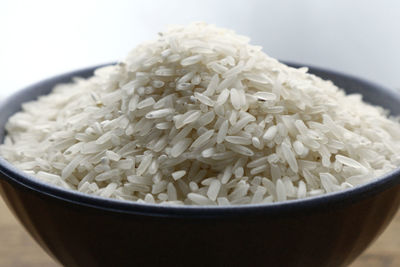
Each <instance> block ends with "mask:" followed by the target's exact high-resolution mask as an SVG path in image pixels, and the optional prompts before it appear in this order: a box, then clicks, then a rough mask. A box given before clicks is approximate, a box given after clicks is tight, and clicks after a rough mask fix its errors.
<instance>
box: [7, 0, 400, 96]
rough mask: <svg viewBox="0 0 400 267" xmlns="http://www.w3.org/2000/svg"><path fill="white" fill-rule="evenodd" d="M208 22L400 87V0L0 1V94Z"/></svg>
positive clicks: (296, 57)
mask: <svg viewBox="0 0 400 267" xmlns="http://www.w3.org/2000/svg"><path fill="white" fill-rule="evenodd" d="M200 20H202V21H206V22H209V23H213V24H217V25H218V26H222V27H228V28H232V29H234V30H235V31H236V32H238V33H240V34H244V35H248V36H250V37H251V39H252V43H254V44H258V45H262V46H263V47H264V51H265V52H266V53H267V54H269V55H271V56H273V57H277V58H279V59H285V60H290V61H295V62H301V63H308V64H313V65H319V66H324V67H328V68H331V69H336V70H339V71H342V72H347V73H351V74H355V75H358V76H361V77H364V78H367V79H369V80H372V81H376V82H378V83H381V84H383V85H387V86H389V87H393V88H394V87H400V75H399V74H400V1H361V0H358V1H344V0H339V1H338V0H336V1H327V0H324V1H318V0H315V1H311V0H309V1H301V0H299V1H295V0H293V1H286V0H283V1H262V0H258V1H257V0H242V1H240V0H230V1H229V0H226V1H225V0H219V1H218V0H213V1H212V0H199V1H195V0H181V1H178V0H165V1H151V0H141V1H116V0H113V1H84V0H80V1H73V0H70V1H40V0H39V1H4V0H0V96H3V97H4V96H6V95H8V94H10V93H12V92H14V91H16V90H18V89H20V88H23V87H24V86H26V85H29V84H30V83H33V82H35V81H38V80H40V79H43V78H46V77H50V76H52V75H55V74H59V73H62V72H66V71H69V70H73V69H77V68H81V67H86V66H90V65H94V64H99V63H104V62H110V61H115V60H118V59H121V58H123V57H124V56H125V54H127V52H128V51H129V50H131V49H132V48H133V47H134V46H135V45H136V44H138V43H140V42H142V41H144V40H147V39H153V38H155V37H156V33H157V32H159V31H162V30H164V29H165V26H166V25H168V24H176V23H179V24H182V23H183V24H186V23H189V22H192V21H200Z"/></svg>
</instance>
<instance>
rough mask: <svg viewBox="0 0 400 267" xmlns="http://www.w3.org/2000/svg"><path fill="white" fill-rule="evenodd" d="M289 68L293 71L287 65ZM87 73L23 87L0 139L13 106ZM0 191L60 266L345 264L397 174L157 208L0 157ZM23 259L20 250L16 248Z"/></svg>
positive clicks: (394, 108)
mask: <svg viewBox="0 0 400 267" xmlns="http://www.w3.org/2000/svg"><path fill="white" fill-rule="evenodd" d="M290 65H292V66H295V67H297V66H300V65H296V64H290ZM97 67H99V66H96V67H90V68H86V69H82V70H78V71H74V72H70V73H67V74H63V75H59V76H56V77H53V78H50V79H47V80H44V81H42V82H39V83H36V84H34V85H31V86H29V87H28V88H26V89H25V90H22V91H20V92H18V93H16V94H15V95H13V96H11V97H10V98H8V99H7V100H6V101H4V102H3V103H2V104H1V106H0V140H2V139H3V138H4V135H5V130H4V126H5V123H6V122H7V120H8V118H9V117H10V116H11V115H12V114H14V113H15V112H17V111H18V110H20V108H21V104H22V103H23V102H25V101H29V100H33V99H35V98H37V97H38V96H40V95H43V94H47V93H49V92H50V90H51V89H52V87H53V86H54V85H55V84H58V83H65V82H69V81H71V78H72V77H75V76H80V77H88V76H90V75H92V74H93V70H94V69H96V68H97ZM310 72H311V73H314V74H316V75H318V76H320V77H322V78H325V79H330V80H332V81H333V82H334V83H335V84H336V85H338V86H339V87H342V88H345V89H346V90H347V92H348V93H361V94H362V95H363V96H364V99H365V100H366V101H367V102H370V103H373V104H376V105H380V106H383V107H385V108H387V109H389V110H390V111H391V113H392V114H393V115H399V114H400V94H399V93H396V92H394V91H391V90H389V89H387V88H385V87H383V86H380V85H377V84H374V83H371V82H368V81H365V80H363V79H359V78H355V77H352V76H349V75H345V74H341V73H338V72H334V71H329V70H325V69H322V68H317V67H310ZM0 193H1V195H2V197H3V199H4V200H5V202H6V203H7V205H8V207H9V208H10V209H11V210H12V211H13V213H14V215H15V216H16V217H17V218H18V220H19V221H20V222H21V223H22V224H23V225H24V227H25V229H26V230H27V231H28V232H29V233H30V235H31V236H32V237H33V238H34V239H35V240H36V242H37V243H39V244H40V246H41V247H42V248H43V249H44V250H45V251H46V252H47V253H48V254H49V255H50V256H52V257H53V258H54V259H55V260H57V261H58V262H59V263H61V264H63V265H65V266H85V267H88V266H127V265H130V266H158V265H163V266H345V265H348V264H350V263H351V262H352V261H353V260H354V259H355V258H356V257H357V256H358V255H360V254H361V253H362V252H363V251H364V250H365V249H366V248H367V247H368V245H369V244H371V242H373V241H374V239H376V238H377V237H378V236H379V234H380V233H382V231H383V230H384V229H385V228H386V226H387V225H388V224H389V222H390V221H391V219H392V218H393V216H394V214H395V213H396V211H397V210H398V208H399V205H400V170H399V169H396V170H395V171H393V172H391V173H388V174H386V175H385V176H384V177H382V178H381V179H378V180H375V181H373V182H371V183H368V184H365V185H362V186H358V187H355V188H352V189H349V190H346V191H342V192H336V193H330V194H326V195H322V196H318V197H312V198H307V199H303V200H293V201H287V202H282V203H276V204H259V205H245V206H227V207H211V206H200V207H198V206H197V207H194V206H161V205H154V204H153V205H152V204H140V203H135V202H128V201H119V200H112V199H105V198H101V197H96V196H91V195H85V194H82V193H79V192H76V191H71V190H65V189H62V188H58V187H55V186H52V185H49V184H46V183H44V182H41V181H39V180H37V179H36V178H34V177H31V176H29V175H27V174H24V173H23V172H22V171H20V170H18V169H16V168H15V167H14V166H13V165H11V164H10V163H8V162H7V161H5V160H4V159H2V158H0ZM21 253H23V251H21Z"/></svg>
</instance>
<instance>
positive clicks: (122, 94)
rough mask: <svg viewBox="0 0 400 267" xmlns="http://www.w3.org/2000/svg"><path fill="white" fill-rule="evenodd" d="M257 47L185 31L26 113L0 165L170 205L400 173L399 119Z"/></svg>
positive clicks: (293, 194)
mask: <svg viewBox="0 0 400 267" xmlns="http://www.w3.org/2000/svg"><path fill="white" fill-rule="evenodd" d="M248 42H249V40H248V38H246V37H243V36H239V35H237V34H235V33H234V32H232V31H230V30H226V29H221V28H217V27H215V26H212V25H207V24H205V23H194V24H190V25H188V26H173V27H171V28H169V29H168V30H167V31H166V32H164V33H162V34H160V36H159V37H158V39H157V40H155V41H151V42H147V43H144V44H142V45H139V46H138V47H137V48H135V49H134V50H133V51H132V52H131V53H129V55H128V56H127V57H126V59H125V60H124V61H122V62H120V63H118V64H116V65H111V66H107V67H103V68H100V69H97V70H96V71H95V74H94V75H93V77H90V78H88V79H75V80H74V82H73V83H70V84H60V85H57V86H56V87H55V88H54V89H53V91H52V92H51V93H50V94H48V95H46V96H42V97H40V98H39V99H38V100H35V101H31V102H28V103H24V104H23V107H22V111H21V112H18V113H16V114H14V115H13V116H12V117H11V118H10V119H9V121H8V123H7V126H6V130H7V136H6V138H5V140H4V144H2V145H1V146H0V154H1V156H3V157H4V158H5V159H6V160H8V161H9V162H11V163H13V164H14V165H15V166H16V167H18V168H20V169H22V170H23V171H25V172H26V173H27V174H29V175H32V176H35V177H36V178H37V179H40V180H43V181H45V182H47V183H51V184H54V185H56V186H60V187H63V188H66V189H69V190H71V189H72V190H78V191H80V192H82V193H87V194H93V195H97V196H100V197H106V198H114V199H122V200H128V201H138V202H141V203H158V204H168V205H241V204H258V203H273V202H280V201H287V200H293V199H302V198H306V197H312V196H318V195H322V194H326V193H331V192H336V191H340V190H345V189H348V188H352V187H354V186H358V185H361V184H364V183H367V182H370V181H372V180H374V179H377V178H379V177H380V176H382V175H383V174H385V173H387V172H389V171H391V170H393V169H395V168H396V167H397V166H398V165H399V164H400V152H399V151H400V134H399V133H400V125H399V123H398V120H397V119H395V118H390V117H388V112H387V111H385V110H384V109H382V108H381V107H376V106H372V105H370V104H367V103H365V102H363V101H362V98H361V96H360V95H346V94H345V93H344V91H343V90H342V89H340V88H338V87H336V86H335V85H334V84H333V83H332V82H330V81H324V80H322V79H320V78H318V77H317V76H315V75H312V74H309V73H307V68H300V69H295V68H291V67H288V66H286V65H284V64H282V63H279V62H278V61H277V60H275V59H273V58H271V57H269V56H267V55H266V54H265V53H263V52H262V51H261V48H260V47H256V46H252V45H250V44H249V43H248Z"/></svg>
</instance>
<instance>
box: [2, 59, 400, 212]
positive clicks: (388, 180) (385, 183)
mask: <svg viewBox="0 0 400 267" xmlns="http://www.w3.org/2000/svg"><path fill="white" fill-rule="evenodd" d="M286 64H288V65H290V66H293V67H301V66H304V65H300V64H294V63H288V62H286ZM104 65H108V64H103V65H99V66H94V67H89V68H86V69H82V70H77V71H74V72H70V73H66V74H63V75H59V76H56V77H53V78H49V79H47V80H44V81H41V82H39V83H36V84H34V85H31V86H29V87H27V88H26V89H24V90H22V91H20V92H18V93H16V94H14V95H13V96H11V97H10V98H8V99H7V100H5V101H4V102H3V103H2V104H1V105H0V140H3V139H4V136H5V134H6V132H5V129H4V126H5V124H6V122H7V120H8V118H9V117H10V116H11V115H12V114H14V113H16V112H18V111H19V110H20V109H21V104H22V103H24V102H27V101H30V100H34V99H36V98H37V97H38V96H40V95H44V94H47V93H49V92H50V91H51V90H52V88H53V87H54V85H55V84H58V83H67V82H70V81H71V79H72V78H73V77H89V76H91V75H93V71H94V70H95V69H96V68H98V67H101V66H104ZM309 72H310V73H313V74H315V75H317V76H320V77H321V78H324V79H328V80H331V81H332V82H333V83H335V84H336V85H337V86H338V87H340V88H343V89H345V91H346V92H347V93H360V94H362V95H363V99H364V101H366V102H369V103H371V104H374V105H379V106H382V107H384V108H385V109H387V110H389V111H390V113H391V114H392V115H399V114H400V94H399V93H398V92H396V91H394V90H390V89H387V88H385V87H382V86H380V85H377V84H374V83H372V82H369V81H366V80H363V79H360V78H356V77H352V76H349V75H346V74H342V73H339V72H335V71H329V70H324V69H321V68H318V67H309ZM0 171H1V172H2V173H3V174H5V176H7V177H8V178H9V179H10V180H12V181H13V182H16V183H18V184H20V185H22V186H25V187H28V188H30V189H33V190H35V191H38V192H40V193H42V194H47V195H51V196H53V197H56V198H59V199H63V200H66V201H69V202H73V203H76V204H78V205H87V206H95V207H97V208H101V209H108V210H117V211H119V212H134V213H146V214H153V215H157V216H171V215H176V216H181V215H182V216H183V215H185V216H187V215H190V216H198V215H199V214H202V216H225V215H236V216H238V215H240V214H242V213H248V212H251V213H254V212H266V211H268V212H271V213H274V212H280V213H282V212H285V211H286V212H293V211H295V210H301V211H304V210H305V209H306V208H315V207H318V206H319V207H324V208H326V207H327V206H335V205H346V203H349V202H354V201H355V200H357V198H365V197H367V196H368V195H370V194H377V193H379V192H381V191H383V190H385V189H387V188H389V187H391V186H393V185H394V184H398V183H400V174H399V173H400V171H399V169H396V170H395V171H393V172H391V173H388V174H387V175H385V176H384V177H383V178H381V179H378V180H376V181H373V182H371V183H368V184H365V185H362V186H358V187H354V188H352V189H349V190H345V191H340V192H335V193H330V194H325V195H322V196H317V197H311V198H306V199H301V200H291V201H286V202H280V203H273V204H257V205H241V206H229V207H214V206H212V207H211V206H200V207H199V206H168V207H166V206H161V205H159V204H155V205H154V204H141V203H136V202H134V203H133V202H129V201H121V200H114V199H105V198H101V197H97V196H92V195H86V194H83V193H80V192H77V191H72V190H65V189H62V188H58V187H56V186H53V185H49V184H46V183H44V182H41V181H39V180H37V179H34V178H32V177H30V176H28V175H26V174H25V173H23V172H22V171H19V170H17V169H16V168H15V167H13V166H12V165H11V164H10V163H8V162H7V161H5V160H4V159H2V158H0ZM203 211H206V212H203Z"/></svg>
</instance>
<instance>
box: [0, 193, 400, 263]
mask: <svg viewBox="0 0 400 267" xmlns="http://www.w3.org/2000/svg"><path fill="white" fill-rule="evenodd" d="M399 236H400V212H398V213H397V216H396V218H395V219H394V220H393V222H392V223H391V224H390V225H389V227H388V228H387V229H386V231H385V232H384V233H383V234H382V235H381V236H380V237H379V238H378V240H377V241H376V242H375V243H374V244H373V245H372V246H371V247H370V248H368V250H367V251H365V252H364V254H363V255H361V256H360V257H359V258H358V259H357V260H356V261H355V262H354V263H353V264H352V265H351V267H395V266H396V267H397V266H400V237H399ZM0 244H1V245H0V266H6V267H8V266H10V267H24V266H27V267H28V266H29V267H35V266H40V267H50V266H51V267H53V266H58V264H57V263H55V261H54V260H53V259H51V258H50V257H49V256H48V255H47V254H46V253H45V252H44V251H43V250H42V249H41V248H40V247H39V246H38V245H37V244H36V243H35V242H34V241H33V239H32V238H31V237H30V236H29V235H28V233H27V232H26V231H25V230H24V229H23V227H22V226H21V225H20V223H19V222H18V221H17V220H16V219H15V217H14V216H13V215H12V214H11V212H10V211H9V210H8V208H7V207H6V205H5V203H4V201H3V200H2V199H0Z"/></svg>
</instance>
